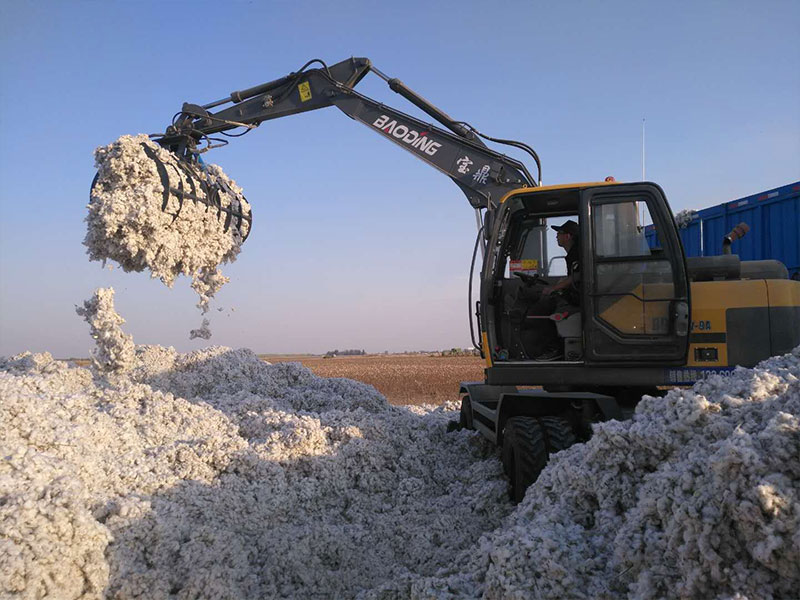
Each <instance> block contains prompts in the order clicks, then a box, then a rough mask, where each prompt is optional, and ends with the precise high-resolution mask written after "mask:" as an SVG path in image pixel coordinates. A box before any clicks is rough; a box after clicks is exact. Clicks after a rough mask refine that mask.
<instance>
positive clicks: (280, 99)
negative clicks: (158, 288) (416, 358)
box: [150, 58, 800, 501]
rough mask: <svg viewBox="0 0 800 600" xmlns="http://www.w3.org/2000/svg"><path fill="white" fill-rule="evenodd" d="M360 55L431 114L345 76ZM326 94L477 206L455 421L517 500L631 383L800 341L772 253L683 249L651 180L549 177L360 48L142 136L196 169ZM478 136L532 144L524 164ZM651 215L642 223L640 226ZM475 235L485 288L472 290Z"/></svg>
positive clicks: (796, 288) (226, 214) (667, 380)
mask: <svg viewBox="0 0 800 600" xmlns="http://www.w3.org/2000/svg"><path fill="white" fill-rule="evenodd" d="M312 65H315V66H312ZM370 72H371V73H373V74H375V75H377V76H378V77H380V78H381V79H383V80H385V81H386V83H387V84H388V86H389V88H390V89H391V90H393V91H394V92H396V93H398V94H400V95H401V96H403V97H404V98H405V99H406V100H408V101H409V102H411V103H412V104H413V105H415V106H417V107H418V108H419V109H421V110H422V111H424V112H425V113H426V114H427V115H429V116H430V117H431V118H432V119H433V120H434V121H436V122H437V123H438V124H439V125H440V126H436V125H433V124H431V123H428V122H425V121H423V120H420V119H418V118H415V117H412V116H410V115H408V114H405V113H403V112H401V111H398V110H396V109H394V108H392V107H389V106H387V105H385V104H383V103H380V102H377V101H375V100H373V99H371V98H368V97H366V96H364V95H362V94H360V93H358V92H356V91H355V89H354V88H355V87H356V85H357V84H358V83H359V81H361V80H362V79H363V78H364V77H365V76H366V75H367V74H368V73H370ZM328 106H335V107H336V108H338V109H339V110H341V111H342V112H343V113H345V114H346V115H347V116H349V117H350V118H352V119H354V120H355V121H358V122H359V123H362V124H363V125H365V126H367V127H368V128H369V129H371V130H372V131H374V132H375V133H376V134H378V135H380V136H382V137H384V138H386V139H388V140H390V141H392V142H394V143H395V144H397V145H398V146H400V147H401V148H403V149H405V150H406V151H408V152H410V153H411V154H413V155H414V156H416V157H417V158H420V159H422V160H423V161H424V162H426V163H428V164H429V165H431V166H432V167H434V168H436V169H438V170H439V171H441V172H442V173H444V174H445V175H446V176H448V177H450V179H452V180H453V182H454V183H455V184H456V185H457V186H458V187H459V188H460V189H461V191H462V192H463V193H464V195H465V196H466V197H467V201H468V202H469V204H470V206H471V207H472V208H473V209H474V210H475V214H476V223H477V228H478V234H477V239H476V241H475V246H474V250H473V253H472V267H471V269H470V286H469V292H468V296H469V326H470V332H471V335H472V340H473V344H474V345H475V347H476V348H478V349H479V350H480V353H481V356H482V357H483V359H484V360H485V362H486V367H485V370H484V374H485V376H484V380H483V381H479V382H464V383H462V384H461V385H460V395H461V396H462V402H461V414H460V422H459V423H460V426H461V427H465V428H469V429H474V430H477V431H478V432H480V433H481V434H482V435H484V436H485V437H486V438H488V439H489V440H491V441H492V442H493V443H495V444H497V445H498V446H499V447H500V448H501V449H502V458H503V466H504V469H505V471H506V473H507V475H508V476H509V479H510V482H511V495H512V498H514V499H515V500H517V501H519V500H521V499H522V497H523V495H524V493H525V490H526V488H527V487H528V486H529V485H530V484H531V483H532V482H533V481H534V480H535V479H536V478H537V477H538V474H539V472H540V471H541V469H542V468H543V467H544V466H545V464H546V462H547V460H548V456H549V455H550V454H552V453H554V452H557V451H560V450H563V449H565V448H567V447H568V446H570V445H571V444H573V443H575V442H576V441H580V440H585V439H587V438H588V436H589V435H590V433H591V425H592V423H594V422H597V421H601V420H608V419H623V418H627V417H629V416H631V415H632V414H633V410H634V408H635V406H636V404H637V402H638V401H639V400H640V399H641V397H642V395H644V394H655V395H658V394H660V393H661V392H660V391H659V390H660V389H663V388H664V387H667V386H670V387H671V386H675V385H690V384H693V383H694V382H696V381H698V380H700V379H702V378H704V377H708V376H710V375H720V376H725V375H727V374H730V372H731V371H732V370H733V369H734V368H735V367H736V366H737V365H742V366H752V365H755V364H756V363H757V362H759V361H760V360H762V359H765V358H767V357H769V356H773V355H776V354H781V353H785V352H788V351H790V350H791V349H792V348H794V347H795V346H797V345H798V344H800V282H797V281H791V280H789V279H788V276H787V271H786V268H785V266H783V265H782V264H781V263H779V262H777V261H757V262H756V261H754V262H752V263H748V262H742V261H740V260H739V258H738V257H737V256H736V255H733V254H729V255H722V256H718V257H704V258H691V259H688V260H687V257H686V256H685V253H684V251H683V248H682V245H681V240H680V237H679V235H678V229H677V226H676V223H675V220H674V219H673V216H672V211H671V210H670V207H669V204H668V203H667V199H666V197H665V194H664V192H663V190H662V189H661V188H660V187H659V186H658V185H657V184H655V183H651V182H634V183H618V182H616V181H613V180H609V181H604V182H589V183H574V184H559V185H548V186H544V185H542V182H541V162H540V160H539V157H538V155H537V154H536V152H535V151H534V150H533V149H532V148H531V147H530V146H528V145H527V144H524V143H521V142H517V141H513V140H508V139H499V138H493V137H490V136H488V135H485V134H483V133H481V132H480V131H478V130H477V129H476V128H475V127H473V126H471V125H469V124H468V123H466V122H463V121H456V120H454V119H452V118H451V117H450V116H448V115H447V114H445V113H444V112H442V111H441V110H439V109H438V108H436V107H435V106H434V105H433V104H431V103H430V102H428V101H427V100H425V99H424V98H422V97H421V96H420V95H418V94H417V93H415V92H414V91H412V90H411V89H410V88H408V87H407V86H406V85H404V84H403V83H402V82H401V81H400V80H398V79H396V78H389V77H387V76H386V75H385V74H383V73H382V72H381V71H380V70H378V69H377V68H376V67H375V66H373V65H372V63H371V62H370V61H369V60H368V59H367V58H350V59H347V60H344V61H342V62H339V63H337V64H334V65H331V66H328V65H327V64H325V63H324V62H323V61H320V60H312V61H309V62H308V63H306V64H305V65H304V66H303V67H302V68H301V69H300V70H298V71H296V72H292V73H289V74H288V75H286V76H284V77H281V78H279V79H276V80H274V81H270V82H268V83H264V84H261V85H257V86H255V87H251V88H248V89H244V90H240V91H236V92H233V93H231V94H229V95H228V96H226V97H224V98H222V99H220V100H217V101H214V102H210V103H207V104H203V105H198V104H190V103H185V104H183V106H182V108H181V110H180V111H179V112H178V113H177V114H176V115H175V117H174V118H173V120H172V123H171V124H170V125H169V126H168V127H167V128H166V131H165V132H164V133H161V134H156V135H153V136H151V137H152V138H153V139H154V140H155V141H156V142H157V143H158V144H160V145H161V146H162V147H164V148H166V149H168V150H170V151H171V152H172V153H174V154H175V155H176V156H177V157H178V158H179V159H180V164H181V165H182V168H183V170H184V171H185V174H189V175H192V174H194V175H198V174H199V172H200V170H202V169H203V164H202V160H201V158H200V157H201V154H203V153H204V152H206V151H208V150H209V149H211V148H214V147H216V146H219V145H222V144H224V143H227V139H226V137H236V136H238V135H243V134H246V133H248V132H250V131H251V130H252V129H254V128H256V127H258V126H259V125H260V124H261V123H263V122H265V121H268V120H271V119H276V118H279V117H284V116H288V115H293V114H296V113H301V112H306V111H310V110H315V109H319V108H324V107H328ZM234 132H236V133H234ZM220 136H223V137H220ZM487 143H492V144H494V145H506V146H509V147H513V148H515V149H517V150H518V151H522V152H525V153H527V154H528V155H529V156H530V157H531V158H532V159H533V161H534V163H535V165H536V177H534V176H533V175H532V174H531V173H530V172H529V171H528V169H527V168H526V166H525V165H524V164H523V163H522V162H521V161H519V160H516V159H514V158H511V157H509V156H507V155H505V154H502V153H500V152H498V151H497V150H495V149H493V148H490V147H489V146H488V145H487ZM150 156H151V158H152V160H154V161H156V162H159V161H158V158H157V157H156V156H155V153H152V152H151V153H150ZM159 173H160V174H161V176H162V181H163V183H164V186H163V187H164V206H166V205H167V200H168V197H169V196H170V195H172V196H177V197H178V200H179V202H180V203H183V202H184V201H187V202H188V201H192V202H203V203H205V204H207V205H208V206H209V207H211V208H215V209H216V210H217V211H218V214H219V220H220V223H221V226H223V227H224V228H225V229H226V230H227V229H228V228H231V229H233V230H237V228H242V229H245V230H246V231H244V232H243V234H244V235H243V237H246V235H247V234H249V232H250V226H251V224H252V214H250V212H249V210H248V211H245V210H243V209H242V208H241V207H242V206H245V203H242V205H241V206H235V205H234V206H228V207H222V206H221V204H220V202H219V200H218V197H219V192H220V190H218V189H215V184H213V183H209V182H208V180H207V179H203V178H202V177H194V180H195V183H196V185H192V186H191V187H190V189H189V188H184V187H183V186H181V187H175V186H173V185H171V184H170V181H169V176H168V174H167V173H166V169H165V168H164V166H163V165H160V166H159ZM609 179H610V178H609ZM567 218H568V219H570V220H573V221H575V222H577V223H578V224H579V236H578V238H579V239H578V240H577V241H578V243H579V248H580V271H579V275H580V276H579V277H577V276H576V277H574V279H573V282H572V290H571V291H572V292H573V293H572V294H571V296H572V298H573V300H572V301H571V304H564V303H562V305H561V307H560V308H559V309H558V310H557V311H556V312H555V313H554V314H550V315H534V314H530V310H529V308H530V298H531V297H532V296H533V297H535V296H536V291H537V290H538V289H540V288H544V287H547V286H551V285H552V284H553V282H554V281H555V280H557V278H555V277H554V276H553V275H552V273H554V272H555V271H556V270H558V263H559V261H560V260H561V257H554V258H553V259H548V249H547V238H546V236H547V231H548V226H549V225H552V224H553V223H561V222H563V220H564V219H567ZM648 225H651V226H652V228H654V229H655V232H656V233H655V235H652V234H650V235H649V236H645V226H648ZM240 233H242V232H241V231H240ZM479 249H480V256H481V257H482V266H481V269H480V297H479V298H477V299H474V298H472V297H471V295H472V288H473V285H472V282H473V276H474V272H475V264H476V258H477V256H478V255H479V252H478V250H479ZM473 300H474V303H473ZM473 310H474V313H473ZM537 319H545V320H547V321H548V322H549V324H550V325H551V326H554V327H555V328H556V330H557V333H558V336H559V339H560V343H561V344H562V347H563V358H562V359H561V360H557V361H550V362H542V361H537V360H535V351H534V350H533V348H534V346H535V344H536V339H535V333H532V332H535V331H537V328H536V327H532V326H531V324H532V323H533V322H534V320H537ZM454 392H455V390H454Z"/></svg>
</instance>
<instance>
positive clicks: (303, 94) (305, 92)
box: [297, 81, 311, 102]
mask: <svg viewBox="0 0 800 600" xmlns="http://www.w3.org/2000/svg"><path fill="white" fill-rule="evenodd" d="M297 91H299V92H300V102H308V101H309V100H311V85H310V84H309V83H308V82H307V81H304V82H303V83H301V84H300V85H298V86H297Z"/></svg>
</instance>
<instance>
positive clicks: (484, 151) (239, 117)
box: [154, 58, 541, 209]
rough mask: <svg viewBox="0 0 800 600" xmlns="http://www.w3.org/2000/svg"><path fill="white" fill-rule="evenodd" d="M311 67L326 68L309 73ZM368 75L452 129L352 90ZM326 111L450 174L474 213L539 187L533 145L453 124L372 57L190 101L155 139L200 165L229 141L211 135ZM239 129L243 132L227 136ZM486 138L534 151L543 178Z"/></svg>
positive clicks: (457, 122)
mask: <svg viewBox="0 0 800 600" xmlns="http://www.w3.org/2000/svg"><path fill="white" fill-rule="evenodd" d="M313 63H320V65H321V66H320V67H319V68H308V67H309V66H310V65H311V64H313ZM370 71H372V72H373V73H375V74H377V75H378V76H379V77H381V78H382V79H384V80H386V81H387V83H388V84H389V87H390V88H391V89H392V90H393V91H395V92H397V93H399V94H400V95H402V96H403V97H404V98H406V99H407V100H409V101H410V102H412V103H413V104H415V105H416V106H418V107H419V108H420V109H422V110H423V111H425V112H426V113H427V114H428V115H430V116H431V117H433V118H434V119H435V120H436V121H438V122H439V123H440V124H442V125H443V126H444V127H446V128H447V130H445V129H442V128H439V127H435V126H433V125H431V124H429V123H425V122H424V121H421V120H419V119H416V118H414V117H412V116H410V115H407V114H405V113H403V112H401V111H399V110H396V109H394V108H391V107H389V106H387V105H385V104H382V103H380V102H376V101H375V100H372V99H371V98H368V97H366V96H364V95H362V94H359V93H358V92H356V91H355V90H354V89H353V88H354V86H355V85H357V84H358V82H359V81H361V79H363V77H364V76H365V75H366V74H367V73H368V72H370ZM223 106H224V108H220V109H219V110H218V111H217V112H212V109H215V108H217V107H223ZM327 106H335V107H337V108H338V109H339V110H341V111H342V112H343V113H345V114H346V115H347V116H349V117H351V118H352V119H354V120H356V121H358V122H360V123H363V124H364V125H366V126H367V127H369V128H370V129H372V130H374V131H375V132H376V133H378V134H380V135H382V136H384V137H385V138H387V139H389V140H391V141H393V142H394V143H396V144H398V145H399V146H400V147H402V148H405V149H406V150H407V151H409V152H411V153H412V154H414V155H415V156H417V157H418V158H420V159H422V160H424V161H425V162H426V163H428V164H429V165H431V166H433V167H435V168H436V169H438V170H439V171H441V172H443V173H444V174H446V175H447V176H449V177H450V178H451V179H452V180H453V181H454V182H455V183H456V185H458V187H459V188H461V190H462V191H463V192H464V194H465V195H466V196H467V200H468V201H469V203H470V204H471V205H472V207H473V208H475V209H481V208H488V209H492V208H494V207H496V205H497V203H498V201H499V200H500V198H501V197H502V196H504V195H505V194H506V193H507V192H509V191H511V190H514V189H517V188H521V187H535V186H536V185H537V184H540V183H541V166H540V163H539V158H538V156H537V155H536V153H535V152H534V151H533V150H532V149H531V148H530V147H528V146H527V145H525V144H523V143H521V142H515V141H512V140H501V139H495V138H490V137H487V136H483V135H482V134H480V133H479V132H478V131H476V130H475V129H474V128H472V127H471V126H470V125H468V124H466V123H463V122H459V121H454V120H453V119H452V118H450V117H449V116H448V115H447V114H445V113H444V112H442V111H441V110H439V109H438V108H436V107H435V106H433V105H432V104H431V103H430V102H428V101H427V100H425V99H424V98H422V97H421V96H419V95H417V94H416V93H414V92H413V91H412V90H410V89H409V88H407V87H406V86H405V85H404V84H403V83H402V82H401V81H399V80H398V79H390V78H388V77H386V76H385V75H384V74H383V73H381V72H380V71H378V70H377V69H376V68H375V67H373V66H372V64H371V63H370V61H369V59H366V58H350V59H348V60H345V61H342V62H340V63H337V64H335V65H332V66H330V67H328V66H327V65H325V63H323V62H322V61H319V60H313V61H309V62H308V63H306V65H304V66H303V68H302V69H300V71H298V72H295V73H290V74H289V75H286V76H285V77H281V78H280V79H276V80H274V81H270V82H268V83H264V84H262V85H258V86H255V87H252V88H249V89H246V90H240V91H237V92H233V93H231V94H230V95H229V96H228V97H226V98H223V99H221V100H217V101H215V102H211V103H208V104H205V105H202V106H201V105H197V104H188V103H187V104H184V105H183V107H182V109H181V111H180V112H179V113H178V114H177V115H176V116H175V118H174V119H173V123H172V125H170V127H169V128H168V129H167V131H166V133H164V134H163V135H158V136H154V137H156V141H157V142H158V143H159V144H161V145H162V146H164V147H165V148H167V149H169V150H171V151H173V152H174V153H175V154H177V155H178V156H179V157H181V158H183V159H185V160H187V161H189V162H196V159H197V155H198V154H200V153H202V152H205V151H206V150H208V149H210V148H213V147H216V146H218V145H221V144H222V143H227V141H226V140H224V139H222V138H217V137H212V136H214V135H215V134H221V135H223V136H229V137H238V136H240V135H244V134H245V133H247V132H248V131H249V130H250V129H253V128H255V127H257V126H258V125H259V124H261V123H262V122H264V121H268V120H270V119H277V118H279V117H285V116H288V115H293V114H296V113H301V112H306V111H309V110H315V109H318V108H324V107H327ZM239 128H244V131H242V132H241V133H237V134H231V133H229V132H230V131H232V130H234V129H239ZM448 130H449V131H448ZM481 138H484V139H487V140H490V141H493V142H496V143H501V144H507V145H511V146H514V147H517V148H520V149H522V150H524V151H526V152H528V153H529V154H530V155H531V156H532V157H533V159H534V160H535V162H536V165H537V168H538V172H539V177H538V179H534V178H533V177H532V176H531V174H530V173H529V172H528V170H527V168H526V167H525V165H524V164H523V163H522V162H520V161H518V160H515V159H513V158H510V157H508V156H506V155H504V154H501V153H499V152H496V151H495V150H492V149H490V148H488V147H487V146H486V144H484V142H483V141H482V139H481Z"/></svg>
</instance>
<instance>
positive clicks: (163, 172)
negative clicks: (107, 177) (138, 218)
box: [92, 144, 177, 216]
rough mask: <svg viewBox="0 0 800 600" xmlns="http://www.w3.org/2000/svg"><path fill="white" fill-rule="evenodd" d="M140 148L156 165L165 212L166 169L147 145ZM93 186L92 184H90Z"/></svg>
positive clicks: (162, 206)
mask: <svg viewBox="0 0 800 600" xmlns="http://www.w3.org/2000/svg"><path fill="white" fill-rule="evenodd" d="M142 148H144V153H145V154H146V155H147V156H148V158H150V160H152V161H153V162H154V163H156V170H157V171H158V176H159V178H160V179H161V185H162V186H163V187H164V191H163V192H162V194H163V202H162V203H161V210H163V211H164V212H167V205H168V204H169V190H170V185H169V175H168V174H167V168H166V167H165V166H164V163H163V162H161V160H159V158H158V156H157V155H156V153H155V151H154V150H153V149H152V148H150V147H149V146H148V145H147V144H142ZM96 180H97V175H95V181H96ZM92 186H94V184H92ZM176 216H177V215H176Z"/></svg>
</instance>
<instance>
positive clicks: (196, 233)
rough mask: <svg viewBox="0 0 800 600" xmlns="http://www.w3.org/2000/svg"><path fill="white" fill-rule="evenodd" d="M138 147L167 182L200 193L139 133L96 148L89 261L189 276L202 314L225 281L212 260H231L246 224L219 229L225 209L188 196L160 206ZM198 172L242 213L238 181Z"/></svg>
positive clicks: (167, 279)
mask: <svg viewBox="0 0 800 600" xmlns="http://www.w3.org/2000/svg"><path fill="white" fill-rule="evenodd" d="M145 146H146V147H147V148H149V149H150V150H151V151H152V152H154V153H155V154H156V155H157V156H158V158H159V160H161V161H162V162H163V163H164V164H165V165H166V167H165V168H166V172H167V174H168V177H169V179H170V185H171V187H174V188H179V187H182V188H183V189H185V190H187V191H190V190H194V193H195V194H197V195H198V196H201V197H204V195H205V192H203V190H202V189H201V188H200V186H199V185H196V183H197V182H190V181H189V177H188V176H187V175H186V173H185V172H184V171H183V170H181V169H180V168H178V159H177V157H176V156H175V155H173V154H172V153H171V152H169V151H167V150H165V149H163V148H162V147H161V146H159V145H158V144H156V143H154V142H151V141H150V140H149V138H148V136H146V135H137V136H129V135H124V136H122V137H120V138H119V139H118V140H116V141H115V142H113V143H111V144H109V145H108V146H101V147H99V148H97V150H95V166H96V167H97V180H96V182H95V183H94V185H93V186H92V191H91V194H90V200H89V205H88V209H89V214H88V215H87V217H86V223H87V233H86V237H85V239H84V245H85V246H86V247H87V253H88V254H89V259H90V260H99V261H103V262H104V263H105V261H106V260H113V261H115V262H117V263H119V265H120V266H121V267H122V268H123V269H124V270H125V271H137V272H140V271H150V273H151V275H152V277H156V278H159V279H160V280H161V281H163V282H164V283H165V284H166V285H167V286H170V287H172V285H173V283H174V281H175V278H176V277H177V276H178V275H181V274H183V275H187V276H189V277H191V278H192V288H193V289H194V290H195V291H196V292H197V294H198V295H199V297H200V301H199V303H198V307H199V308H200V309H201V311H202V312H203V313H204V314H205V313H206V312H207V311H208V309H209V302H210V300H211V298H212V297H213V296H214V294H215V293H216V292H217V291H219V289H220V288H221V287H222V286H223V285H224V284H225V283H227V281H228V278H227V277H225V276H224V275H222V273H221V271H220V270H219V266H220V265H221V264H223V263H226V262H233V261H234V260H236V256H237V254H238V253H239V251H240V248H241V244H242V239H243V237H244V236H246V234H247V232H248V229H247V228H248V227H249V225H248V224H247V222H246V221H245V222H243V223H242V227H241V229H239V228H236V227H233V226H231V227H230V228H229V229H228V231H227V232H226V231H224V227H223V225H224V222H225V217H226V215H225V213H222V214H221V215H219V214H217V211H216V210H215V209H213V208H210V207H208V206H206V205H205V204H203V203H200V202H194V201H192V200H191V199H185V200H183V203H182V206H181V204H180V203H179V200H178V198H177V196H176V195H174V194H170V195H169V201H168V203H167V206H166V208H165V210H162V203H163V191H164V185H163V183H162V181H161V177H160V176H159V173H158V169H157V167H156V163H155V162H154V161H153V160H151V159H150V158H149V157H148V156H147V154H146V153H145ZM198 173H200V175H201V176H202V177H204V178H205V179H206V181H208V182H209V183H215V182H218V183H221V184H222V190H223V191H221V193H220V202H221V203H222V206H225V207H230V206H233V207H236V206H238V205H239V204H240V203H241V204H243V206H242V210H244V211H245V212H249V205H248V204H247V201H246V200H244V198H243V196H242V195H241V188H239V187H238V186H237V185H236V183H235V182H234V181H233V180H231V179H229V178H228V177H227V176H226V175H225V173H224V172H223V171H222V169H221V168H219V167H218V166H216V165H211V164H209V165H206V167H205V170H198ZM226 188H227V189H230V190H231V192H232V193H229V192H227V191H225V189H226ZM176 215H177V217H176ZM206 329H207V328H206ZM209 334H210V331H209Z"/></svg>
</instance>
